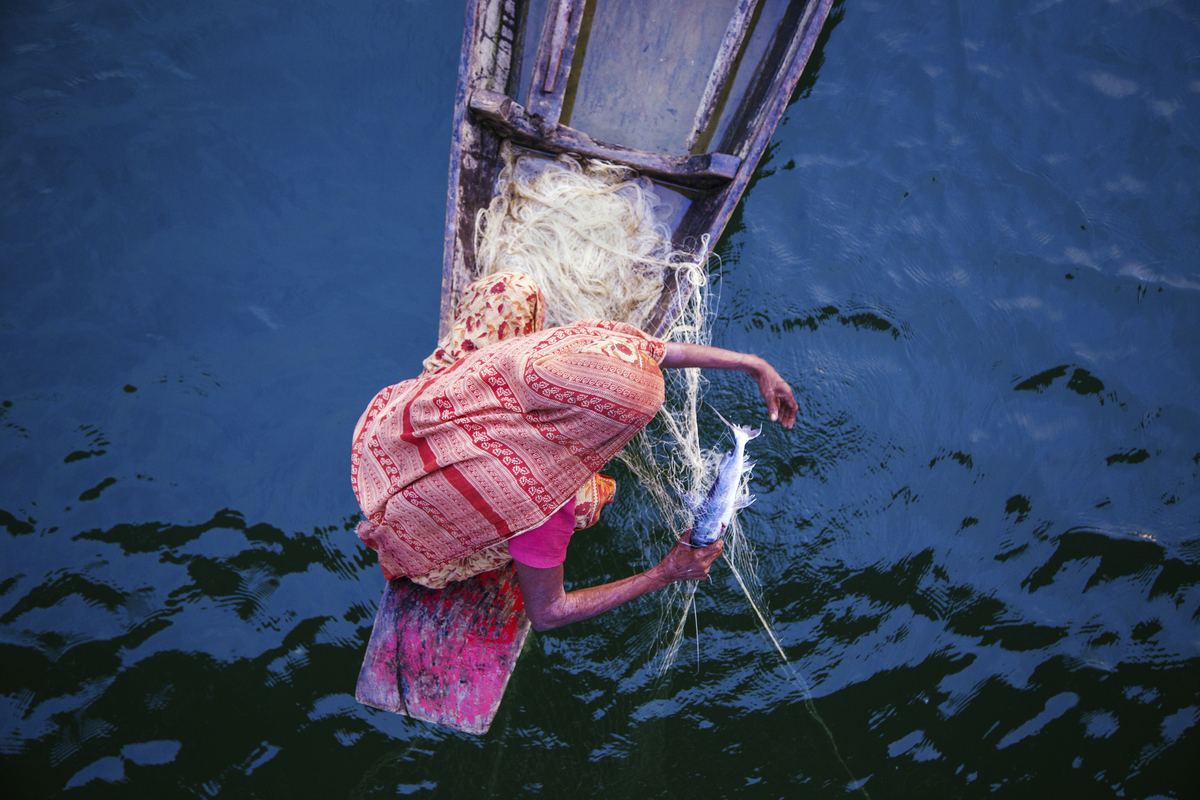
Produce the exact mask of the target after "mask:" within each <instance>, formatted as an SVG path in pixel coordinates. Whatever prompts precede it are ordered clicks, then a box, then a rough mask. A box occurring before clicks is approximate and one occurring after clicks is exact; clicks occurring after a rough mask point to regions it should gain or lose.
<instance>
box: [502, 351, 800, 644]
mask: <svg viewBox="0 0 1200 800" xmlns="http://www.w3.org/2000/svg"><path fill="white" fill-rule="evenodd" d="M661 366H662V368H663V369H680V368H684V367H700V368H709V369H732V370H737V371H739V372H745V373H747V374H749V375H750V376H751V377H752V378H754V380H755V382H756V383H757V384H758V390H759V392H760V393H761V394H762V396H763V400H764V401H765V402H766V404H767V415H768V416H769V417H770V418H771V421H772V422H779V424H780V425H782V426H783V427H784V428H788V429H790V428H791V427H792V426H793V425H795V424H796V412H797V411H798V410H799V407H798V406H797V405H796V399H795V397H794V396H793V394H792V388H791V387H790V386H788V384H787V381H785V380H784V379H783V378H782V377H781V376H780V375H779V373H778V372H777V371H776V370H775V368H774V367H772V366H771V365H770V364H768V363H767V362H766V361H765V360H763V359H762V358H759V357H758V356H754V355H749V354H747V353H735V352H733V351H732V350H722V349H721V348H719V347H706V346H703V345H691V344H678V343H674V342H669V343H667V349H666V354H665V355H664V356H663V360H662V364H661ZM690 538H691V531H689V532H688V533H686V534H684V535H683V537H681V538H680V539H679V541H678V542H676V543H675V546H674V547H672V548H671V551H670V552H669V553H667V555H666V557H665V558H663V560H662V561H660V562H658V563H657V564H655V565H654V566H653V567H651V568H650V569H648V570H646V571H645V572H640V573H638V574H637V575H631V576H629V577H628V578H622V579H621V580H619V581H613V582H612V583H605V584H602V585H600V586H591V587H589V588H587V589H577V590H575V591H573V592H567V591H566V590H565V589H564V588H563V568H562V565H559V566H557V567H548V568H540V567H533V566H530V565H528V564H522V563H521V562H520V561H514V563H515V565H516V569H517V579H518V580H519V581H520V583H521V590H522V592H523V593H524V595H525V613H527V614H528V615H529V621H530V622H531V623H532V624H533V628H534V630H539V631H545V630H550V629H552V628H559V627H562V626H563V625H567V624H570V623H572V622H577V621H579V620H582V619H590V618H591V617H595V616H597V615H599V614H603V613H604V612H605V611H608V610H610V609H613V608H616V607H617V606H619V605H621V604H623V603H627V602H629V601H630V600H633V599H634V598H636V597H641V596H642V595H644V594H648V593H650V592H653V591H657V590H659V589H663V588H665V587H667V586H669V585H670V584H672V583H675V582H676V581H702V580H705V579H707V578H708V572H709V570H710V569H711V568H712V565H713V562H714V561H716V560H717V558H718V557H719V556H720V555H721V551H722V550H724V548H725V542H724V540H722V539H718V540H717V541H715V542H713V543H712V544H710V545H709V546H708V547H699V548H696V547H692V546H691V545H690V544H688V541H689V539H690Z"/></svg>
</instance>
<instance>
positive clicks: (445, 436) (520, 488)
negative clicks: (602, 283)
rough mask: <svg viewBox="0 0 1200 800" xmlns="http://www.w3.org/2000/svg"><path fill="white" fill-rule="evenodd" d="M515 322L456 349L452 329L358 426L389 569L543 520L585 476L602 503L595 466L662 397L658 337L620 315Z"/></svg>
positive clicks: (355, 467)
mask: <svg viewBox="0 0 1200 800" xmlns="http://www.w3.org/2000/svg"><path fill="white" fill-rule="evenodd" d="M498 277H500V278H502V277H503V274H501V275H499V276H493V278H491V279H488V280H493V279H495V278H498ZM505 286H506V291H508V292H510V293H511V292H512V287H510V286H509V285H508V284H507V283H506V284H505ZM477 288H478V287H477ZM534 288H535V289H536V287H534ZM487 291H488V290H486V289H485V291H484V293H485V294H486V293H487ZM495 294H496V297H497V298H499V296H500V295H501V294H504V292H496V293H495ZM518 294H519V292H518ZM477 296H478V293H477ZM526 300H529V296H528V295H526ZM532 302H533V303H534V304H535V305H536V297H535V298H533V301H532ZM513 324H514V325H515V326H516V327H517V328H518V329H519V330H520V333H519V334H517V335H513V336H510V338H506V339H503V340H502V341H499V342H496V343H494V344H486V345H485V346H482V347H479V343H478V342H477V341H476V339H474V338H472V337H471V336H469V335H468V336H465V337H464V338H462V341H464V342H465V341H470V342H472V344H473V345H474V346H473V347H470V348H461V347H459V348H458V352H455V347H454V343H453V342H447V341H446V340H444V341H443V343H442V344H450V347H449V348H446V347H442V346H441V345H439V350H438V351H435V353H434V354H433V356H431V358H430V359H429V360H427V362H426V371H425V372H424V373H422V375H421V376H420V377H418V378H415V379H413V380H409V381H405V382H403V383H399V384H396V385H394V386H389V387H387V388H385V389H384V390H382V391H381V392H379V394H377V395H376V396H375V398H374V399H373V400H372V402H371V404H370V406H368V408H367V410H366V411H365V412H364V413H363V416H362V418H361V419H360V420H359V422H358V425H357V426H356V427H355V431H354V445H353V450H352V458H351V482H352V485H353V487H354V492H355V495H356V496H357V497H358V500H359V504H360V506H361V507H362V509H363V512H364V514H365V515H366V516H367V520H366V521H364V522H363V523H361V524H360V525H359V528H358V534H359V537H360V538H361V539H362V540H363V541H364V542H365V543H366V544H367V545H369V546H370V547H372V548H373V549H375V550H376V551H377V552H378V554H379V561H380V564H381V566H382V567H383V569H384V572H385V574H388V575H389V576H390V577H391V576H399V575H422V574H425V573H428V572H430V571H431V570H434V569H435V568H437V567H439V566H440V565H444V564H446V563H448V562H452V561H455V560H460V559H464V558H467V557H468V556H471V555H472V554H475V553H478V552H480V551H482V550H484V549H486V548H489V547H493V546H494V545H496V544H498V543H501V542H503V541H505V540H506V539H508V538H509V537H511V536H513V535H515V534H518V533H522V532H524V531H527V530H530V529H532V528H535V527H537V526H539V525H541V524H542V523H543V522H545V521H546V519H547V518H548V517H549V516H550V515H551V514H553V513H554V512H555V511H557V510H558V509H559V508H561V507H562V506H563V505H564V504H565V503H566V502H567V501H568V500H570V499H571V498H572V497H573V496H575V495H576V494H577V493H580V490H581V488H584V489H585V491H584V492H582V493H581V494H582V495H585V502H584V503H583V504H582V505H585V506H587V505H588V500H587V497H590V498H591V501H590V502H591V506H592V509H591V510H592V511H594V512H596V513H598V511H599V507H600V506H602V505H603V503H604V502H605V501H606V498H605V497H604V496H603V494H604V490H605V487H604V484H603V481H593V477H594V476H595V475H596V473H597V471H598V470H599V469H600V468H601V467H602V466H603V465H604V463H605V462H607V461H608V460H609V459H610V458H612V456H614V455H615V454H616V453H617V451H618V450H620V449H621V447H623V446H624V445H625V444H626V443H627V442H628V441H629V440H630V439H631V438H633V436H634V435H635V434H636V433H637V432H638V431H639V430H641V429H642V428H643V427H644V426H645V425H646V424H647V423H648V422H649V421H650V419H651V417H653V416H654V414H655V413H656V412H657V411H658V407H659V406H660V405H661V404H662V399H663V382H662V373H661V372H660V371H659V367H658V363H659V362H660V361H661V360H662V357H663V352H664V345H663V343H662V342H661V341H659V340H658V339H655V338H654V337H651V336H648V335H646V334H645V333H642V332H641V331H639V330H637V329H636V328H634V327H632V326H629V325H626V324H624V323H619V322H611V321H607V320H588V321H584V322H580V323H577V324H575V325H571V326H566V327H561V328H551V329H549V330H543V331H536V330H531V332H529V333H527V334H526V333H525V330H524V325H523V323H520V324H518V323H515V322H514V323H513ZM533 327H534V326H533V325H531V326H530V328H533ZM467 333H469V332H467ZM454 335H455V334H454V332H453V331H452V332H451V335H450V337H448V339H450V338H452V337H453V336H454ZM485 340H486V337H485ZM462 349H466V350H467V352H466V353H465V354H463V353H462V352H461V350H462ZM439 352H440V353H441V355H439ZM454 355H461V357H460V358H457V359H454V358H453V356H454ZM447 361H450V362H451V363H450V364H447V363H446V362H447ZM605 480H608V479H605ZM609 484H610V485H609V487H608V496H609V497H611V481H609ZM589 486H590V487H591V488H590V489H589V488H588V487H589ZM589 492H590V494H589ZM578 505H580V503H579V502H578V501H577V506H578ZM584 513H585V515H586V514H587V513H588V509H586V508H585V509H584ZM577 516H578V509H577Z"/></svg>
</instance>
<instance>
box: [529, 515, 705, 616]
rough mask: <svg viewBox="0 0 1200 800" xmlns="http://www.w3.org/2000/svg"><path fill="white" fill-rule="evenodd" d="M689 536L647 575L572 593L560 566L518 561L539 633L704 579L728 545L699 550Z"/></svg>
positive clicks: (639, 575)
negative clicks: (671, 586) (677, 584)
mask: <svg viewBox="0 0 1200 800" xmlns="http://www.w3.org/2000/svg"><path fill="white" fill-rule="evenodd" d="M690 538H691V536H690V534H685V535H684V537H683V538H682V539H680V540H679V541H678V542H676V543H675V546H674V547H672V548H671V552H669V553H667V557H666V558H664V559H663V560H662V561H660V562H659V563H658V564H656V565H655V566H653V567H651V568H650V569H648V570H646V571H645V572H642V573H639V574H637V575H631V576H630V577H628V578H624V579H622V580H619V581H614V582H613V583H605V584H603V585H600V586H592V587H589V588H587V589H577V590H576V591H573V592H567V591H565V590H564V589H563V568H562V565H561V564H560V565H559V566H557V567H547V568H544V569H543V568H540V567H531V566H529V565H528V564H522V563H521V562H520V561H515V562H514V563H515V564H516V567H517V580H518V581H520V583H521V592H522V594H524V595H525V613H526V614H528V615H529V621H530V622H531V623H532V624H533V628H534V630H538V631H547V630H550V629H551V628H559V627H562V626H563V625H567V624H568V623H571V622H578V621H579V620H581V619H589V618H591V617H594V616H597V615H599V614H603V613H604V612H605V611H608V610H609V609H613V608H616V607H617V606H619V605H621V604H622V603H627V602H629V601H630V600H633V599H634V598H635V597H641V596H642V595H644V594H647V593H649V592H653V591H655V590H657V589H662V588H664V587H666V586H667V585H668V584H671V583H674V582H675V581H702V580H704V579H705V578H707V577H708V570H709V568H710V567H712V563H713V561H715V560H716V559H717V556H719V555H721V550H722V549H724V546H725V545H724V542H723V541H722V540H720V539H718V540H717V541H715V542H713V543H712V544H710V545H709V546H708V547H701V548H698V549H695V548H693V547H692V546H691V545H690V544H688V543H687V542H688V539H690Z"/></svg>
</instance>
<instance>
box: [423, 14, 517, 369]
mask: <svg viewBox="0 0 1200 800" xmlns="http://www.w3.org/2000/svg"><path fill="white" fill-rule="evenodd" d="M516 20H517V2H516V0H468V3H467V14H466V20H465V23H464V26H463V46H462V51H461V54H460V56H459V62H458V88H457V90H456V92H455V97H454V121H453V125H452V129H451V134H450V186H449V192H448V193H447V201H446V234H445V240H444V249H443V256H442V308H441V315H440V318H439V319H440V324H439V327H438V338H439V339H440V338H441V337H442V336H445V335H446V332H447V331H448V330H449V328H450V321H451V320H452V319H453V317H454V304H455V302H456V301H457V299H458V295H459V292H461V291H462V288H463V287H464V286H466V285H467V284H468V283H469V282H470V280H471V272H472V270H473V269H474V267H475V212H476V211H478V210H479V209H480V208H482V207H483V206H485V205H487V203H488V202H489V201H490V200H491V198H492V192H493V190H494V183H495V177H496V172H497V171H498V170H499V168H500V166H499V162H500V143H499V141H498V140H497V139H496V137H495V136H494V135H492V132H491V131H489V130H488V129H487V128H484V127H482V126H480V125H479V124H477V123H476V122H475V121H474V120H472V119H471V118H470V116H469V115H468V113H467V99H468V98H469V97H470V96H471V92H472V91H474V90H476V89H482V90H492V89H496V90H497V91H503V90H504V88H505V86H506V85H507V83H508V78H509V72H510V69H511V68H512V63H513V56H514V53H513V49H514V44H515V39H516V37H517V34H518V31H516V29H515V26H516ZM459 220H463V221H464V222H465V224H463V225H460V224H459ZM433 344H434V343H433V342H431V343H430V348H429V349H430V350H431V351H432V350H433Z"/></svg>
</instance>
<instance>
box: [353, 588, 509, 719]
mask: <svg viewBox="0 0 1200 800" xmlns="http://www.w3.org/2000/svg"><path fill="white" fill-rule="evenodd" d="M528 633H529V620H528V618H527V617H526V616H525V604H524V600H523V598H522V596H521V588H520V586H519V585H518V584H517V581H516V576H515V573H514V572H513V570H512V566H511V565H510V566H508V567H506V568H504V569H500V570H495V571H492V572H485V573H483V574H482V575H479V576H476V577H475V578H472V579H470V580H466V581H461V582H459V583H453V584H450V585H449V586H447V587H446V588H445V589H440V590H431V589H426V588H424V587H422V586H418V585H417V584H415V583H413V582H412V581H409V580H406V579H403V578H402V579H400V580H397V581H389V582H388V584H387V587H386V588H385V589H384V593H383V599H382V600H380V603H379V611H378V612H377V613H376V615H375V627H374V629H373V630H372V631H371V641H370V642H369V643H368V644H367V652H366V655H365V656H364V658H363V665H362V670H361V671H360V672H359V675H358V687H357V689H356V690H355V695H354V696H355V698H356V699H357V700H358V701H359V702H360V703H363V704H365V705H369V706H374V707H375V708H381V709H383V710H385V711H393V712H395V713H398V714H407V715H408V716H410V717H412V718H413V719H419V720H423V721H426V722H432V723H435V724H437V725H445V726H447V727H450V728H454V729H456V730H460V731H466V732H467V733H476V734H480V733H486V732H487V729H488V727H489V726H490V725H491V724H492V719H493V718H495V716H496V710H497V709H498V708H499V706H500V700H501V698H502V697H503V696H504V689H505V687H507V686H508V679H509V676H511V675H512V671H513V668H514V667H515V666H516V663H517V656H518V655H520V653H521V646H522V645H523V644H524V643H525V637H526V635H527V634H528Z"/></svg>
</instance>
